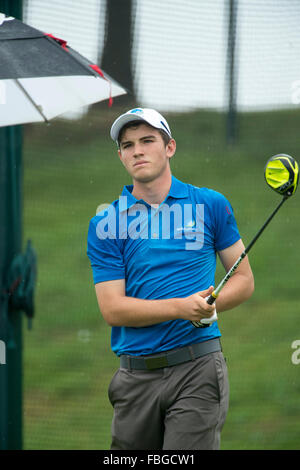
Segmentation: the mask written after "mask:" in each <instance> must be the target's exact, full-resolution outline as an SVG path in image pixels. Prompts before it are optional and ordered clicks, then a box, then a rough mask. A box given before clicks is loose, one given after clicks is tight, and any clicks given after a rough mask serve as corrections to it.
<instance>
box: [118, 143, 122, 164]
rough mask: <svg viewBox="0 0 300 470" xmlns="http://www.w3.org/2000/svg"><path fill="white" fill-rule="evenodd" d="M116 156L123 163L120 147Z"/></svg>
mask: <svg viewBox="0 0 300 470" xmlns="http://www.w3.org/2000/svg"><path fill="white" fill-rule="evenodd" d="M118 155H119V158H120V160H121V162H122V163H123V160H122V154H121V150H120V147H118Z"/></svg>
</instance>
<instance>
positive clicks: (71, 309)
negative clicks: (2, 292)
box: [24, 107, 300, 449]
mask: <svg viewBox="0 0 300 470" xmlns="http://www.w3.org/2000/svg"><path fill="white" fill-rule="evenodd" d="M118 114H119V109H117V107H115V108H113V109H111V110H108V109H106V108H104V107H103V108H101V107H99V108H97V107H95V108H94V109H93V110H92V111H91V112H90V113H89V115H88V116H87V117H86V118H85V119H83V120H81V121H78V122H75V123H69V122H65V121H60V120H57V121H54V122H53V123H52V124H51V125H50V126H46V125H31V126H27V127H26V130H25V140H24V243H25V241H26V240H27V239H28V238H30V239H31V240H32V241H33V244H34V247H35V249H36V251H37V254H38V283H37V288H36V318H35V319H34V323H33V329H32V330H31V331H28V330H27V329H26V323H24V447H25V448H26V449H108V448H109V445H110V425H111V418H112V409H111V406H110V404H109V401H108V398H107V388H108V384H109V382H110V379H111V377H112V375H113V373H114V371H115V370H116V368H117V367H118V360H117V358H116V357H115V356H114V355H113V353H112V352H111V350H110V328H109V327H108V326H107V325H106V324H105V323H104V321H103V319H102V317H101V314H100V313H99V311H98V306H97V302H96V297H95V293H94V287H93V283H92V275H91V269H90V266H89V260H88V258H87V256H86V236H87V229H88V223H89V219H90V218H91V217H92V216H93V215H94V214H95V212H96V208H97V207H98V205H99V204H101V203H105V202H111V201H112V200H114V199H116V198H118V196H119V194H120V191H121V188H122V187H123V185H124V184H128V183H130V180H129V177H128V176H127V174H126V173H125V170H124V169H123V167H122V166H121V164H120V162H119V161H118V158H117V156H116V151H115V148H114V146H113V144H112V143H111V141H110V138H109V135H108V130H109V125H110V123H111V122H112V121H113V119H114V118H115V116H117V115H118ZM167 118H168V120H169V123H170V125H171V127H172V130H173V134H174V136H175V137H176V140H177V147H178V150H177V153H176V155H175V157H174V158H173V162H172V171H173V174H174V175H175V176H177V177H178V178H179V179H181V180H183V181H187V182H190V183H192V184H195V185H198V186H208V187H212V188H214V189H216V190H218V191H220V192H222V193H224V194H225V195H226V196H227V197H228V198H229V200H230V201H231V203H232V205H233V207H234V211H235V215H236V218H237V221H238V225H239V228H240V232H241V234H242V238H243V240H244V242H245V244H247V243H248V242H249V241H250V240H251V239H252V237H253V236H254V234H255V233H256V232H257V230H258V229H259V228H260V226H261V225H262V223H263V222H264V221H265V219H266V217H267V216H268V215H269V214H270V213H271V211H272V210H273V208H275V206H276V204H277V203H278V202H279V199H278V196H277V195H276V194H275V193H273V192H272V191H270V190H269V189H268V188H267V186H266V185H265V183H264V179H263V168H264V165H265V162H266V160H267V158H269V157H270V156H272V155H273V154H276V153H279V152H284V153H289V154H291V155H293V156H294V157H295V158H296V159H298V160H299V154H297V152H298V129H299V125H300V111H299V110H291V111H280V112H276V113H271V112H270V113H257V114H255V113H253V114H245V115H241V116H240V118H239V133H238V142H237V144H236V145H235V146H228V145H227V144H226V139H225V116H224V115H222V114H219V113H213V112H195V113H190V114H182V115H181V114H171V115H169V116H167ZM298 201H299V195H298V194H296V195H295V197H294V198H293V199H291V200H290V201H288V202H287V203H286V205H285V206H284V207H283V208H282V209H281V211H280V213H279V214H278V215H277V216H276V217H275V219H274V221H272V225H271V226H270V227H268V228H267V229H266V232H265V234H264V235H263V237H262V238H261V239H260V240H259V241H258V242H257V245H256V247H255V249H254V250H253V252H251V254H250V261H251V265H252V268H253V271H254V275H255V281H256V290H255V294H254V295H253V297H252V298H251V299H250V300H249V301H248V302H247V303H245V304H243V305H241V306H240V307H238V308H236V309H235V310H233V311H231V312H226V313H224V314H223V315H220V317H221V318H220V328H221V331H222V334H223V349H224V353H225V356H226V358H227V364H228V369H229V377H230V387H231V399H230V409H229V413H228V417H227V421H226V424H225V427H224V430H223V434H222V449H298V448H299V433H300V419H299V392H300V375H299V370H300V369H299V368H300V365H298V366H297V365H294V364H292V361H291V355H292V352H293V350H292V349H291V344H292V342H293V341H294V340H296V339H300V331H299V328H298V327H297V318H298V310H299V300H300V299H299V297H300V291H299V281H300V274H299V268H298V266H299V261H300V259H299V258H300V256H299V251H298V249H297V240H298V238H299V229H300V222H299V217H298V215H299V209H298V204H299V202H298ZM223 275H224V273H223V270H222V268H221V267H220V266H218V268H217V273H216V282H218V281H219V280H220V279H221V277H223Z"/></svg>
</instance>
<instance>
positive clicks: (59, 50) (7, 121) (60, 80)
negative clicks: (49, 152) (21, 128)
mask: <svg viewBox="0 0 300 470" xmlns="http://www.w3.org/2000/svg"><path fill="white" fill-rule="evenodd" d="M125 93H126V91H125V89H124V88H123V87H122V86H120V85H119V84H118V83H117V82H115V81H114V80H113V79H112V78H111V77H109V76H108V75H107V74H106V73H105V72H103V71H102V70H101V69H100V68H99V67H98V66H97V65H95V64H93V63H92V62H90V61H89V60H88V59H86V58H85V57H83V56H82V55H80V54H79V53H78V52H76V51H75V50H74V49H72V48H71V47H69V46H68V45H67V42H66V41H64V40H63V39H59V38H56V37H54V36H53V35H51V34H46V33H43V32H42V31H39V30H38V29H35V28H32V27H31V26H28V25H26V24H24V23H22V22H21V21H19V20H17V19H15V18H13V17H9V16H5V15H4V14H2V13H0V126H10V125H15V124H23V123H26V122H38V121H48V120H49V119H52V118H54V117H56V116H58V115H60V114H62V113H65V112H67V111H70V110H73V109H76V108H78V107H80V106H86V105H89V104H92V103H96V102H98V101H102V100H105V99H108V98H109V99H110V104H111V100H112V97H113V96H118V95H122V94H125Z"/></svg>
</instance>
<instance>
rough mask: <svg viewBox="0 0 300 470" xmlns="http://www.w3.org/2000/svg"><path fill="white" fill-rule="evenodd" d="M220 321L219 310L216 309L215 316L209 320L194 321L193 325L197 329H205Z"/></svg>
mask: <svg viewBox="0 0 300 470" xmlns="http://www.w3.org/2000/svg"><path fill="white" fill-rule="evenodd" d="M208 297H209V295H208V296H207V297H205V300H207V299H208ZM217 320H218V314H217V310H216V309H215V311H214V313H213V315H212V316H211V317H209V318H202V319H201V320H199V321H192V322H191V323H192V324H193V325H194V326H195V327H196V328H205V327H207V326H210V325H211V324H212V323H214V322H215V321H217Z"/></svg>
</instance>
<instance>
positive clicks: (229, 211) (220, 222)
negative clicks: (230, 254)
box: [214, 193, 241, 251]
mask: <svg viewBox="0 0 300 470" xmlns="http://www.w3.org/2000/svg"><path fill="white" fill-rule="evenodd" d="M214 217H215V248H216V251H220V250H224V249H225V248H228V247H229V246H231V245H233V244H234V243H235V242H237V241H238V240H239V239H240V238H241V236H240V234H239V230H238V227H237V223H236V220H235V217H234V214H233V208H232V206H231V204H230V202H229V201H228V200H227V199H226V197H225V196H223V195H222V194H220V193H216V197H215V199H214Z"/></svg>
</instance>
